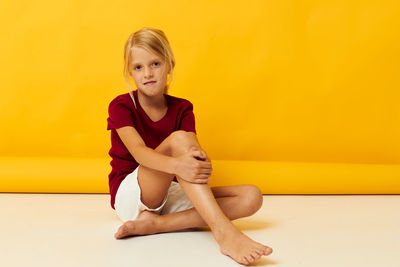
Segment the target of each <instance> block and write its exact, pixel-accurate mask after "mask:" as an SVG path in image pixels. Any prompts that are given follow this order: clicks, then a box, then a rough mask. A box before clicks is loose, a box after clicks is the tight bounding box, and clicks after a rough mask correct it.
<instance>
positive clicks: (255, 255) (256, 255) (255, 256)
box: [251, 251, 261, 260]
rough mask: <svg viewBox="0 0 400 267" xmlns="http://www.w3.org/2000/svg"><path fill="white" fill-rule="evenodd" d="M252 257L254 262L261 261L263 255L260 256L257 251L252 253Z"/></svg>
mask: <svg viewBox="0 0 400 267" xmlns="http://www.w3.org/2000/svg"><path fill="white" fill-rule="evenodd" d="M251 256H253V258H254V260H257V259H259V258H260V257H261V255H260V254H258V252H257V251H253V252H252V253H251Z"/></svg>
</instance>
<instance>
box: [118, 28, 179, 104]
mask: <svg viewBox="0 0 400 267" xmlns="http://www.w3.org/2000/svg"><path fill="white" fill-rule="evenodd" d="M133 46H136V47H141V48H144V49H147V50H148V51H151V52H153V53H155V54H156V55H158V56H159V57H161V58H163V59H164V62H165V63H166V64H168V66H169V70H170V73H171V75H170V79H169V80H170V82H171V81H172V73H173V69H174V67H175V57H174V54H173V53H172V49H171V47H170V45H169V42H168V39H167V37H166V36H165V34H164V32H163V31H161V30H158V29H154V28H149V27H144V28H142V29H140V30H139V31H136V32H134V33H132V34H131V35H130V36H129V38H128V40H127V41H126V43H125V50H124V77H125V83H126V86H127V87H128V92H129V95H130V96H131V98H132V100H133V103H134V105H135V108H136V102H135V98H134V97H133V94H132V85H131V81H130V79H129V77H130V76H131V75H130V70H131V67H132V62H131V61H132V50H131V49H132V47H133ZM131 77H132V76H131ZM169 84H170V83H168V80H167V85H166V86H165V89H164V93H165V94H166V93H168V89H169Z"/></svg>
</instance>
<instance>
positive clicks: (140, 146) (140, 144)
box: [116, 126, 177, 174]
mask: <svg viewBox="0 0 400 267" xmlns="http://www.w3.org/2000/svg"><path fill="white" fill-rule="evenodd" d="M116 130H117V133H118V135H119V137H120V138H121V140H122V142H123V143H124V145H125V147H126V148H127V149H128V151H129V152H130V153H131V155H132V156H133V157H134V158H135V160H136V161H137V162H138V163H139V164H141V165H143V166H146V167H148V168H151V169H155V170H159V171H162V172H165V173H171V174H175V173H174V172H175V169H176V164H177V162H176V159H175V158H174V157H169V156H167V155H164V154H161V153H159V152H157V151H155V150H154V149H151V148H149V147H147V146H146V144H145V143H144V141H143V139H142V137H141V136H140V135H139V133H138V132H137V131H136V129H135V128H134V127H131V126H125V127H121V128H119V129H116Z"/></svg>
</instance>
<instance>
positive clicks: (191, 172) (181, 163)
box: [175, 147, 212, 184]
mask: <svg viewBox="0 0 400 267" xmlns="http://www.w3.org/2000/svg"><path fill="white" fill-rule="evenodd" d="M196 158H199V159H200V160H198V159H196ZM205 160H206V155H205V153H204V152H202V151H201V150H200V149H199V148H197V147H191V148H190V149H189V151H188V152H187V153H185V154H182V155H181V156H179V157H177V162H178V164H177V167H176V169H175V174H176V175H178V176H179V177H181V178H182V179H183V180H185V181H188V182H190V183H196V184H205V183H207V182H208V177H210V176H211V172H212V166H211V162H209V161H205Z"/></svg>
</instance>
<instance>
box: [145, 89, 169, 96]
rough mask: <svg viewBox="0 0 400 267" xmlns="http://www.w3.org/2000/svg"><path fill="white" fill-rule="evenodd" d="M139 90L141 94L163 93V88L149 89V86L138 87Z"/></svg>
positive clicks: (154, 94) (153, 94)
mask: <svg viewBox="0 0 400 267" xmlns="http://www.w3.org/2000/svg"><path fill="white" fill-rule="evenodd" d="M139 91H140V92H141V93H142V94H144V95H146V96H156V95H159V94H164V90H162V89H156V88H154V89H151V88H143V89H141V88H139Z"/></svg>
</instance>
